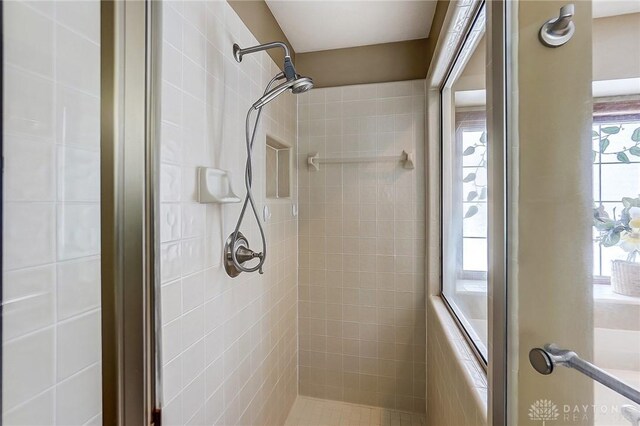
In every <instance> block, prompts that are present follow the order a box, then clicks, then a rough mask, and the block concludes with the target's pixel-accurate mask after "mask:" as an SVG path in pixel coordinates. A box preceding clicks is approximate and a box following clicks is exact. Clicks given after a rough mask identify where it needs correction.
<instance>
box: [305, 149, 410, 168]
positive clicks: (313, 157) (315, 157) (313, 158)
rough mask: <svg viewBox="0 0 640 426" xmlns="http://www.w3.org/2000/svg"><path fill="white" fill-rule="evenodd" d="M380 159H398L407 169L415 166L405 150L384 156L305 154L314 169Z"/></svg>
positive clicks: (308, 163) (309, 164) (378, 160)
mask: <svg viewBox="0 0 640 426" xmlns="http://www.w3.org/2000/svg"><path fill="white" fill-rule="evenodd" d="M381 161H399V162H400V163H402V167H404V168H405V169H407V170H413V169H414V168H415V166H414V164H413V153H411V152H407V151H402V154H400V155H399V156H397V155H394V156H384V157H343V158H320V156H319V154H318V153H317V152H316V153H313V154H309V155H308V156H307V165H308V166H309V168H311V169H313V170H315V171H318V170H320V164H345V163H377V162H381Z"/></svg>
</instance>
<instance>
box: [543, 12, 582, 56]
mask: <svg viewBox="0 0 640 426" xmlns="http://www.w3.org/2000/svg"><path fill="white" fill-rule="evenodd" d="M574 12H575V6H574V5H573V3H570V4H566V5H564V6H562V7H561V8H560V15H559V16H558V17H557V18H551V19H549V20H548V21H547V22H545V23H544V25H543V26H542V28H540V34H539V38H540V42H541V43H542V44H544V45H545V46H547V47H560V46H562V45H563V44H565V43H566V42H568V41H569V40H570V39H571V37H573V33H575V31H576V26H575V24H574V23H573V21H572V20H571V18H573V15H574Z"/></svg>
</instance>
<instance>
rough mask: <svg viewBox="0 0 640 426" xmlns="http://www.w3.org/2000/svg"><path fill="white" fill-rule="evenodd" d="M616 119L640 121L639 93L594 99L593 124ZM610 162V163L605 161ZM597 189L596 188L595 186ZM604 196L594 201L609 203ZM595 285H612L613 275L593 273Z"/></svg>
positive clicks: (638, 161)
mask: <svg viewBox="0 0 640 426" xmlns="http://www.w3.org/2000/svg"><path fill="white" fill-rule="evenodd" d="M615 121H620V122H629V121H637V122H639V123H640V96H638V95H621V96H608V97H600V98H594V100H593V113H592V126H593V125H595V124H604V123H611V122H615ZM631 163H633V164H640V160H637V161H631ZM602 164H603V162H602V160H601V159H600V158H599V159H598V161H597V162H596V161H595V160H594V161H593V166H596V165H598V166H601V165H602ZM604 164H609V163H604ZM593 189H594V190H595V188H593ZM598 190H599V193H600V194H601V193H602V172H601V171H599V175H598ZM601 198H602V196H601V195H600V197H599V199H598V200H597V201H596V200H595V199H594V200H593V201H594V206H595V204H596V203H602V202H604V203H607V202H610V201H608V200H607V201H602V199H601ZM595 262H596V259H595V254H594V265H593V266H594V267H595ZM598 262H599V267H598V269H599V272H600V273H602V248H601V249H600V252H599V258H598ZM593 284H594V285H611V277H610V276H608V275H596V274H594V275H593Z"/></svg>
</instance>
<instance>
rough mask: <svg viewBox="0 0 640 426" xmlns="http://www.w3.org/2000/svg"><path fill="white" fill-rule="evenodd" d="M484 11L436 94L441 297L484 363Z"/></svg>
mask: <svg viewBox="0 0 640 426" xmlns="http://www.w3.org/2000/svg"><path fill="white" fill-rule="evenodd" d="M484 24H485V14H484V7H482V9H481V10H480V12H479V14H478V16H477V17H476V19H475V22H474V24H473V26H472V28H471V31H470V33H469V35H468V36H467V38H466V40H465V41H464V43H463V45H462V48H461V49H460V53H459V54H458V57H457V58H456V59H455V61H454V64H453V66H452V68H451V71H450V73H449V75H448V77H447V79H446V81H445V84H444V87H443V88H442V90H441V101H442V146H441V152H442V187H441V191H442V198H441V199H442V296H443V298H444V300H445V302H446V304H447V306H448V307H449V308H450V310H451V311H452V313H453V314H454V317H455V318H456V319H457V321H458V323H459V325H460V326H461V328H462V329H463V331H464V332H465V334H466V335H467V337H468V340H469V341H470V343H471V344H472V346H473V347H474V348H475V349H476V352H477V355H478V356H479V358H481V359H482V360H483V361H484V362H486V361H487V359H488V357H487V340H488V336H487V322H488V321H487V305H488V300H487V261H488V260H487V254H488V253H487V247H488V246H487V193H488V191H489V188H488V186H487V164H488V163H487V160H488V159H487V143H488V141H487V131H486V90H485V89H486V61H485V51H486V41H485V37H484Z"/></svg>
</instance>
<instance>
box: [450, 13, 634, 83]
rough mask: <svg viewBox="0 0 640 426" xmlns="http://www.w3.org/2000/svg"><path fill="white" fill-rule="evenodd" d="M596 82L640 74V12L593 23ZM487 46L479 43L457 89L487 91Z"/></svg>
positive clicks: (594, 73) (481, 42)
mask: <svg viewBox="0 0 640 426" xmlns="http://www.w3.org/2000/svg"><path fill="white" fill-rule="evenodd" d="M592 28H593V79H594V80H613V79H619V78H637V77H638V76H639V75H640V43H638V40H640V13H632V14H628V15H619V16H610V17H606V18H597V19H594V20H593V26H592ZM485 50H486V49H485V43H484V41H483V40H482V41H480V45H479V46H478V49H477V50H476V51H475V52H474V54H473V55H472V56H471V59H470V60H469V63H468V64H467V67H466V68H465V70H464V71H463V73H462V75H461V76H460V78H459V80H458V82H457V83H456V86H455V88H456V90H474V89H484V88H485V82H484V71H483V69H484V67H485Z"/></svg>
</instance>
